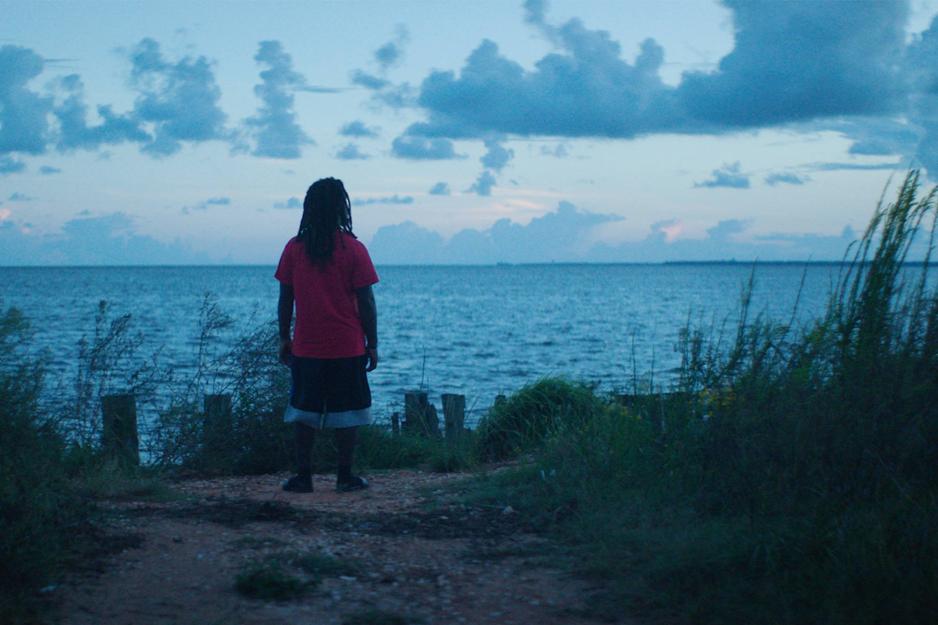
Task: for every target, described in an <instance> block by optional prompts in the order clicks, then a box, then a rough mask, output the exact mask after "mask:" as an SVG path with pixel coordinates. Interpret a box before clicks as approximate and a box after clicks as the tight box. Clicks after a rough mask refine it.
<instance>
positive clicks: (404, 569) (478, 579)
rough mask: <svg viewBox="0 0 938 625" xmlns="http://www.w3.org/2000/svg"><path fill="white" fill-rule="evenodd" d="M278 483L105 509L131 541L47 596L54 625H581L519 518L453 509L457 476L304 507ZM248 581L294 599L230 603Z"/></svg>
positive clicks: (384, 484)
mask: <svg viewBox="0 0 938 625" xmlns="http://www.w3.org/2000/svg"><path fill="white" fill-rule="evenodd" d="M281 478H282V476H261V477H247V478H225V479H215V480H199V481H194V480H193V481H185V482H181V483H179V484H178V485H177V489H178V490H179V491H181V492H183V493H184V494H185V495H186V496H185V497H184V498H181V499H179V500H176V501H171V502H167V503H153V502H145V501H128V502H119V503H111V504H108V505H109V506H110V507H112V508H113V510H114V518H115V520H114V522H113V528H112V529H113V531H114V532H116V533H117V534H121V533H123V535H124V536H125V537H126V536H128V535H129V536H132V537H136V540H130V541H129V542H128V543H127V544H128V545H130V546H129V547H128V548H125V549H123V550H122V551H120V552H119V553H115V554H112V555H110V556H107V557H106V558H105V559H104V561H103V562H102V565H103V566H101V567H100V570H99V571H97V572H94V573H89V572H86V573H84V574H82V575H79V576H76V578H75V579H72V580H71V581H70V582H68V583H66V584H64V585H63V586H62V587H61V588H59V589H58V590H56V591H55V593H56V595H57V596H56V599H58V600H59V601H58V602H59V604H60V610H59V616H60V622H62V623H65V624H74V625H104V624H107V625H123V624H126V625H149V624H167V625H169V624H174V625H186V624H191V625H211V624H215V623H218V624H222V623H224V624H226V625H227V624H237V623H244V624H251V625H253V624H267V623H270V624H274V623H277V624H279V623H302V624H311V625H326V624H355V625H366V624H374V625H393V624H395V623H425V624H431V625H432V624H436V623H468V624H472V625H475V624H482V623H499V624H506V625H507V624H510V623H516V624H527V623H532V624H537V625H552V624H558V625H559V624H574V625H575V624H578V623H592V622H594V621H590V620H589V619H588V618H586V617H584V616H582V613H583V608H584V607H585V602H587V601H588V600H589V596H590V595H591V589H590V588H589V586H588V585H587V583H586V582H584V581H583V580H579V579H576V578H573V577H571V576H569V575H567V574H565V573H563V572H562V571H561V570H560V569H559V568H556V567H555V566H554V565H553V563H554V562H555V558H554V557H551V556H550V555H548V554H547V550H548V549H549V547H550V545H549V543H548V542H547V541H546V539H545V538H543V537H542V536H538V535H537V534H536V533H534V532H533V531H532V530H533V529H535V528H530V527H527V526H526V524H525V521H524V519H523V518H522V517H521V515H519V514H518V513H516V512H513V511H510V510H509V511H504V510H500V509H496V508H482V507H466V506H464V505H462V504H461V503H459V501H458V499H457V497H456V496H454V495H453V494H452V490H453V489H451V488H448V487H449V486H453V485H454V484H456V483H457V482H455V480H460V479H463V478H464V476H459V475H442V474H429V473H419V472H411V471H393V472H388V473H382V474H378V475H374V476H371V484H372V487H371V488H370V489H369V490H367V491H363V492H359V493H349V494H342V495H339V494H336V493H335V492H334V491H333V486H334V482H333V481H332V480H333V479H334V478H330V477H327V476H317V477H316V478H315V489H316V491H315V492H314V493H313V494H310V495H296V494H287V493H284V492H282V491H280V490H279V488H278V486H279V483H280V479H281ZM259 569H262V570H264V571H271V570H272V571H274V573H275V574H280V575H285V576H286V578H284V579H285V580H286V581H284V579H279V578H278V579H279V585H278V584H277V583H271V584H270V585H267V586H265V585H264V583H263V580H264V579H266V578H264V577H263V576H262V575H261V576H259V577H254V578H249V579H248V580H247V581H245V588H244V589H243V590H245V591H247V592H249V593H250V592H251V591H252V590H253V591H255V592H260V593H263V592H264V590H265V589H266V590H270V591H272V592H275V591H278V590H280V591H283V590H284V588H286V590H288V591H290V594H292V595H293V596H291V597H290V598H287V599H282V600H270V599H259V598H250V597H247V596H244V594H243V593H240V592H238V591H237V590H236V588H235V585H236V580H237V579H238V577H239V574H240V575H242V578H244V577H245V574H246V572H250V571H252V570H254V571H257V570H259ZM259 580H260V581H259ZM242 581H244V579H242ZM275 581H276V580H275ZM252 584H253V585H252ZM271 588H272V589H273V590H271Z"/></svg>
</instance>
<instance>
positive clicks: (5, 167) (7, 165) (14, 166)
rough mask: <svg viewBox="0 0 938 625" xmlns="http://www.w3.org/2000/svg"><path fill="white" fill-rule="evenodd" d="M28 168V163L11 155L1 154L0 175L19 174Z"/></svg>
mask: <svg viewBox="0 0 938 625" xmlns="http://www.w3.org/2000/svg"><path fill="white" fill-rule="evenodd" d="M25 169H26V163H24V162H23V161H18V160H16V159H15V158H12V157H10V156H6V155H2V154H0V176H5V175H7V174H18V173H19V172H21V171H23V170H25Z"/></svg>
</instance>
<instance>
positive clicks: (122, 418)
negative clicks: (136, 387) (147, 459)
mask: <svg viewBox="0 0 938 625" xmlns="http://www.w3.org/2000/svg"><path fill="white" fill-rule="evenodd" d="M101 416H102V417H103V419H102V424H103V427H102V429H101V448H102V449H103V450H104V454H105V456H108V457H112V458H116V459H117V460H118V461H119V462H121V463H125V464H128V465H139V464H140V441H139V439H138V438H137V403H136V401H135V399H134V396H133V394H131V393H124V394H120V395H105V396H103V397H102V398H101Z"/></svg>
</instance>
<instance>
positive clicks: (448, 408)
mask: <svg viewBox="0 0 938 625" xmlns="http://www.w3.org/2000/svg"><path fill="white" fill-rule="evenodd" d="M442 399H443V423H444V424H445V426H446V441H447V442H449V443H456V442H457V441H458V440H459V437H460V436H462V431H463V424H464V423H465V421H466V396H465V395H455V394H453V393H443V397H442Z"/></svg>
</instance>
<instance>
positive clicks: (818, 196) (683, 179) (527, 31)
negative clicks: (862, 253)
mask: <svg viewBox="0 0 938 625" xmlns="http://www.w3.org/2000/svg"><path fill="white" fill-rule="evenodd" d="M0 16H2V19H0V265H50V264H51V265H56V264H65V265H74V264H79V265H80V264H202V263H235V264H238V263H244V264H255V263H264V264H271V263H274V262H276V260H277V258H278V257H279V255H280V253H281V251H282V249H283V246H284V244H285V242H286V241H287V240H288V239H289V238H290V237H291V236H292V235H294V234H295V232H296V228H297V226H298V224H299V219H300V215H301V213H302V204H303V198H304V195H305V192H306V189H307V187H308V186H309V185H310V184H311V183H312V182H313V181H315V180H316V179H318V178H321V177H326V176H334V177H337V178H341V179H342V180H343V181H344V182H345V185H346V187H347V189H348V190H349V193H350V196H351V198H352V203H353V207H352V213H353V218H354V228H355V233H356V235H357V236H358V237H359V238H360V239H361V240H362V241H363V242H365V243H366V245H368V247H369V250H370V251H371V253H372V256H373V258H374V259H375V261H376V262H377V263H378V264H388V263H403V264H409V263H418V264H419V263H444V264H446V263H495V262H661V261H674V260H683V261H687V260H728V259H737V260H753V259H758V260H806V259H813V260H836V259H839V258H841V256H842V254H843V253H844V250H845V248H846V246H847V244H848V243H850V242H851V241H853V240H854V239H855V238H856V237H857V236H858V233H862V231H863V229H864V227H865V226H866V223H867V221H868V220H869V217H870V216H871V214H872V211H873V209H874V207H875V205H876V202H877V200H878V199H879V197H880V196H881V195H882V193H883V191H884V189H886V188H887V186H888V185H891V186H889V188H894V187H895V185H896V184H897V183H898V181H899V180H901V178H902V177H903V175H904V173H905V172H906V171H907V170H908V169H909V168H910V167H916V168H921V169H923V170H924V171H925V173H926V175H928V176H929V179H930V180H934V179H936V178H938V19H936V16H938V0H910V1H897V0H882V1H878V2H745V1H741V0H725V1H723V2H707V1H696V0H695V1H690V0H687V1H664V2H650V1H649V2H626V1H621V0H620V1H605V0H577V1H567V0H564V1H562V0H553V1H550V2H548V1H546V0H526V1H521V0H519V1H517V2H513V1H508V0H474V1H473V2H461V1H455V0H454V1H448V0H442V1H439V2H430V1H429V0H406V1H403V0H382V1H380V2H379V1H374V2H364V1H352V2H315V1H312V2H310V1H304V2H285V1H281V2H264V3H260V2H256V3H255V2H245V1H240V2H234V1H229V2H172V1H170V2H166V1H160V2H155V1H153V2H116V1H113V2H92V1H88V2H38V1H28V2H27V1H16V2H10V1H8V0H0Z"/></svg>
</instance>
